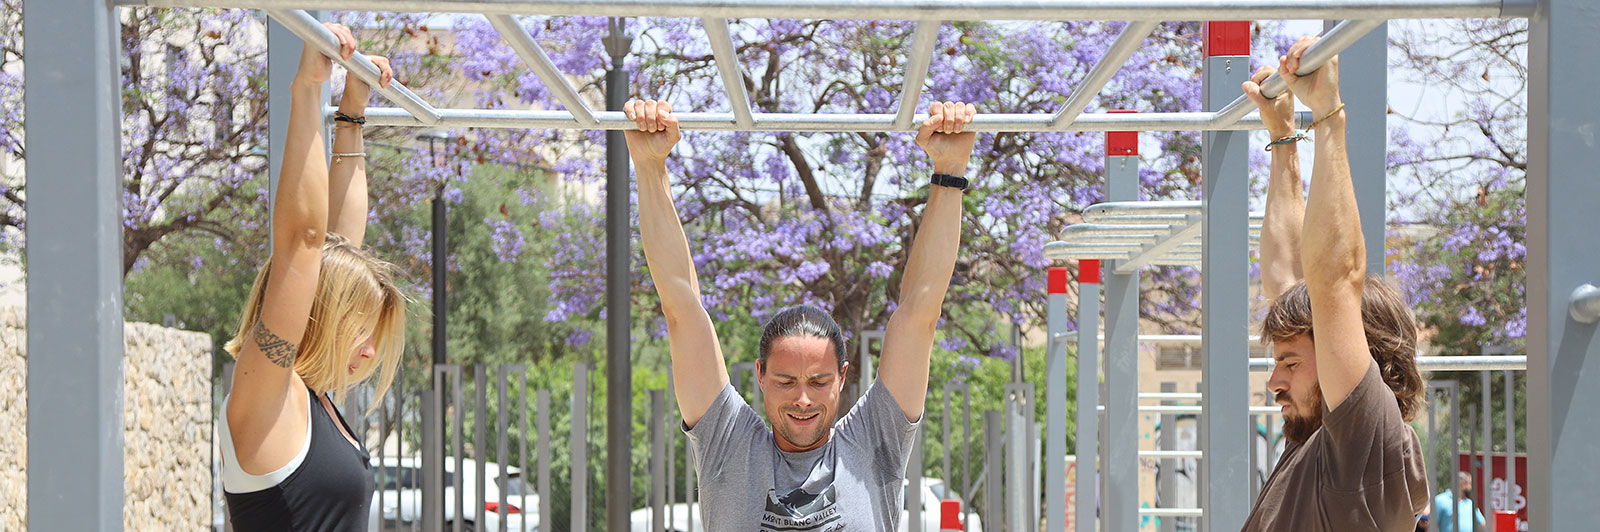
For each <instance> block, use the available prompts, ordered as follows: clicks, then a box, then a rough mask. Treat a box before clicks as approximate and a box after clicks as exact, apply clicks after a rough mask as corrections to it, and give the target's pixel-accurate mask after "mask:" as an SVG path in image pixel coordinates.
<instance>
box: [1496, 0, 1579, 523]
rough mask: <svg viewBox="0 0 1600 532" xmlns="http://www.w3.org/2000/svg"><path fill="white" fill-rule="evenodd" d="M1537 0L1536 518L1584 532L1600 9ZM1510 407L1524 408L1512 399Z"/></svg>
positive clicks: (1532, 239)
mask: <svg viewBox="0 0 1600 532" xmlns="http://www.w3.org/2000/svg"><path fill="white" fill-rule="evenodd" d="M1535 5H1536V7H1535V9H1534V13H1533V15H1532V16H1531V18H1530V19H1529V21H1528V29H1529V33H1528V35H1529V37H1528V43H1529V47H1528V67H1529V68H1528V137H1527V138H1528V159H1527V160H1528V181H1527V201H1528V264H1529V268H1528V290H1527V294H1528V296H1527V300H1528V337H1527V347H1528V377H1527V379H1528V386H1527V390H1528V391H1527V401H1528V418H1527V419H1528V431H1527V432H1528V464H1527V465H1528V493H1527V499H1528V520H1529V522H1530V527H1529V528H1530V529H1533V530H1578V529H1582V528H1585V527H1591V526H1593V525H1592V523H1595V522H1600V505H1596V504H1594V500H1595V499H1597V498H1600V487H1597V486H1596V485H1595V482H1594V478H1593V473H1592V468H1588V467H1571V465H1572V464H1587V463H1593V461H1594V456H1595V455H1596V452H1597V450H1600V449H1597V447H1596V442H1600V420H1597V419H1596V418H1595V417H1594V416H1587V415H1584V412H1583V409H1584V408H1585V407H1586V406H1587V405H1594V404H1600V380H1596V379H1594V378H1592V376H1593V375H1595V374H1596V373H1597V372H1600V335H1596V325H1595V324H1593V323H1582V322H1579V321H1577V320H1574V319H1572V317H1571V316H1570V314H1569V302H1568V298H1569V297H1570V296H1571V294H1572V292H1573V290H1574V289H1576V288H1578V287H1580V286H1582V285H1584V284H1591V283H1596V282H1597V281H1600V269H1597V268H1596V265H1600V240H1596V239H1595V237H1594V233H1592V232H1590V231H1593V228H1592V226H1593V224H1592V223H1591V221H1592V220H1593V219H1594V217H1593V212H1594V204H1595V198H1600V180H1597V179H1595V178H1594V169H1595V168H1597V167H1600V150H1596V149H1595V131H1597V130H1600V101H1597V100H1596V99H1595V98H1594V87H1595V86H1600V70H1597V69H1595V68H1587V66H1592V65H1593V64H1594V50H1596V49H1600V32H1596V31H1595V28H1596V27H1600V11H1596V10H1595V5H1594V3H1593V2H1589V1H1586V0H1538V1H1537V2H1536V3H1535ZM1579 65H1583V66H1579ZM1583 375H1590V376H1591V378H1580V377H1582V376H1583ZM1507 393H1508V394H1510V393H1512V392H1511V391H1509V390H1508V391H1507ZM1574 407H1576V408H1577V409H1576V410H1574ZM1506 412H1507V415H1512V413H1513V412H1515V409H1514V408H1513V407H1512V405H1511V404H1507V405H1506ZM1507 430H1508V431H1509V430H1510V428H1509V427H1508V428H1507ZM1514 464H1515V462H1514V461H1513V462H1511V463H1508V464H1507V465H1508V466H1512V467H1515V466H1514ZM1555 464H1561V465H1563V466H1564V467H1554V465H1555ZM1507 470H1508V471H1509V470H1511V468H1510V467H1508V468H1507ZM1515 478H1516V477H1514V476H1513V477H1510V480H1513V481H1514V480H1515Z"/></svg>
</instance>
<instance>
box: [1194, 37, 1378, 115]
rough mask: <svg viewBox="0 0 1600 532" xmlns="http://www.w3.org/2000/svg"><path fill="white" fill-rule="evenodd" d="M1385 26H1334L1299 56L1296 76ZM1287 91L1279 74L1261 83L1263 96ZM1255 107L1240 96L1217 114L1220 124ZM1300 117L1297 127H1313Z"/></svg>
mask: <svg viewBox="0 0 1600 532" xmlns="http://www.w3.org/2000/svg"><path fill="white" fill-rule="evenodd" d="M1335 18H1341V17H1335ZM1342 18H1348V17H1342ZM1386 23H1388V21H1387V20H1346V21H1344V22H1340V23H1339V25H1338V26H1334V28H1333V29H1331V30H1328V31H1327V32H1325V33H1323V34H1322V39H1321V40H1319V41H1317V43H1316V44H1313V45H1311V47H1310V48H1306V51H1305V53H1304V54H1302V55H1301V56H1300V70H1299V71H1298V72H1297V73H1298V74H1300V75H1302V76H1305V75H1309V74H1311V73H1312V72H1316V71H1317V69H1319V68H1322V65H1323V63H1327V62H1328V60H1330V59H1333V58H1334V56H1337V55H1339V52H1341V51H1343V50H1344V49H1345V48H1349V47H1350V45H1353V44H1355V43H1356V41H1359V40H1361V37H1362V36H1365V35H1366V34H1368V33H1371V32H1372V30H1374V29H1377V28H1378V27H1379V26H1382V25H1384V24H1386ZM1286 90H1289V84H1288V83H1286V82H1284V81H1283V78H1282V77H1281V76H1279V75H1277V74H1273V75H1271V76H1268V77H1267V79H1266V80H1263V81H1262V82H1261V95H1262V96H1266V97H1268V98H1277V97H1278V96H1279V95H1281V94H1283V91H1286ZM1255 108H1256V105H1255V104H1253V103H1250V98H1248V97H1246V96H1245V95H1243V94H1240V95H1239V97H1237V98H1234V99H1233V101H1232V102H1230V103H1228V105H1226V106H1223V108H1222V109H1220V110H1218V111H1217V121H1218V122H1220V123H1223V124H1227V123H1229V122H1230V121H1232V120H1234V119H1236V118H1241V119H1242V118H1244V116H1245V115H1246V114H1248V113H1249V112H1250V110H1252V109H1255ZM1297 118H1299V120H1297V121H1298V122H1300V123H1299V124H1296V126H1297V127H1302V128H1303V127H1306V126H1309V125H1310V124H1309V122H1307V121H1306V118H1307V117H1305V116H1301V117H1297Z"/></svg>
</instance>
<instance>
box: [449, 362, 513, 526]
mask: <svg viewBox="0 0 1600 532" xmlns="http://www.w3.org/2000/svg"><path fill="white" fill-rule="evenodd" d="M472 395H473V396H474V399H475V400H474V401H473V403H474V406H476V408H475V409H474V413H475V414H476V415H477V417H475V418H473V420H472V425H473V428H474V429H476V430H474V431H473V436H472V458H473V460H476V461H477V463H476V464H474V465H475V467H476V469H477V471H476V473H477V476H478V485H477V486H473V490H474V492H473V494H474V495H476V496H477V498H475V499H472V500H473V501H475V502H476V503H477V504H474V506H476V508H473V512H472V516H473V517H474V518H476V519H477V520H476V521H473V522H474V523H482V522H484V518H485V515H484V514H487V513H488V511H487V509H486V508H484V505H483V503H484V502H485V499H487V495H488V494H487V487H488V486H486V484H488V482H489V478H488V474H487V472H488V467H487V462H488V461H489V413H488V411H489V404H488V403H489V376H488V368H486V367H484V365H483V364H473V365H472ZM458 411H459V410H458ZM462 454H466V453H462ZM502 465H503V464H502ZM456 473H457V474H459V473H460V470H457V471H456ZM457 508H458V510H457V512H456V516H457V517H458V519H457V520H460V519H459V517H460V516H461V515H462V514H464V513H465V512H462V511H460V510H459V508H460V507H457Z"/></svg>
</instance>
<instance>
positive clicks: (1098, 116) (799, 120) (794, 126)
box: [367, 107, 1266, 132]
mask: <svg viewBox="0 0 1600 532" xmlns="http://www.w3.org/2000/svg"><path fill="white" fill-rule="evenodd" d="M438 112H439V120H438V122H437V123H434V124H428V123H424V122H422V121H421V120H419V119H417V118H416V117H414V116H411V114H410V113H409V112H407V111H405V110H403V109H396V108H393V107H372V108H368V109H367V125H368V126H398V127H422V126H429V125H434V126H437V127H446V128H486V129H496V128H498V129H527V128H543V129H606V130H626V129H628V128H636V127H638V124H636V123H634V122H633V121H631V120H628V118H627V117H626V116H624V115H623V114H622V112H620V111H615V112H613V111H597V112H595V119H596V120H597V121H598V123H597V124H596V125H593V126H586V125H584V124H582V123H580V122H578V120H577V119H576V118H574V117H573V115H572V113H570V112H567V111H534V110H519V109H439V110H438ZM675 114H676V115H677V117H678V123H679V125H680V126H681V127H682V128H683V129H684V130H695V131H791V132H878V131H883V132H896V131H899V132H910V131H914V128H912V127H909V126H908V127H906V128H897V127H895V119H896V115H892V114H829V113H814V114H813V113H754V114H753V115H751V116H752V119H753V120H754V124H753V125H752V126H751V127H749V128H741V127H739V123H738V121H737V119H736V118H735V117H734V115H733V114H732V113H703V112H687V113H675ZM927 118H928V115H927V113H918V114H917V115H915V116H913V117H912V124H913V125H915V124H918V123H921V121H922V120H927ZM1265 128H1266V126H1265V125H1263V124H1262V123H1261V117H1260V115H1259V114H1256V113H1254V112H1251V113H1250V114H1247V115H1245V117H1244V118H1242V119H1240V120H1239V121H1238V122H1234V123H1231V124H1220V123H1217V122H1216V121H1215V120H1214V119H1213V117H1212V113H1196V112H1177V113H1138V114H1109V113H1092V114H1086V115H1082V116H1079V117H1078V119H1077V120H1074V121H1073V122H1072V124H1070V125H1068V126H1066V127H1064V128H1056V127H1054V126H1052V125H1051V115H1047V114H1018V113H994V114H980V115H978V116H977V117H975V118H973V119H972V123H971V124H967V126H966V129H967V130H968V131H990V132H994V131H1005V132H1038V131H1212V130H1230V131H1245V130H1256V129H1265Z"/></svg>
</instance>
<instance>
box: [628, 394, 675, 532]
mask: <svg viewBox="0 0 1600 532" xmlns="http://www.w3.org/2000/svg"><path fill="white" fill-rule="evenodd" d="M666 410H667V392H666V390H650V425H649V427H650V440H649V441H650V445H651V447H652V449H651V450H652V451H653V452H651V453H650V531H651V532H661V531H663V530H666V523H667V521H666V518H667V501H666V495H667V486H666V484H665V483H666V480H667V470H666V467H667V460H666V458H667V456H666V449H664V447H666V445H665V443H664V442H665V441H666V437H667V435H666V425H665V424H663V423H662V422H661V421H662V420H663V419H666V416H667V412H666ZM630 478H631V477H630Z"/></svg>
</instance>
